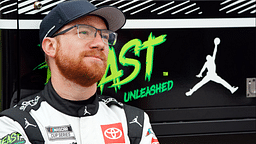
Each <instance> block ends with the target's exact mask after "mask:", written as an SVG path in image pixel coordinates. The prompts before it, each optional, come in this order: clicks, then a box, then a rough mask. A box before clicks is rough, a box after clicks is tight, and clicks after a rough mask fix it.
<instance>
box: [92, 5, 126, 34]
mask: <svg viewBox="0 0 256 144" xmlns="http://www.w3.org/2000/svg"><path fill="white" fill-rule="evenodd" d="M90 14H94V15H99V16H101V17H103V18H105V19H106V21H107V22H108V26H109V30H112V31H117V30H118V29H120V28H122V27H123V26H124V24H125V22H126V19H125V16H124V14H123V12H122V11H121V10H119V9H117V8H116V7H111V6H106V7H99V8H97V9H96V10H95V11H93V12H91V13H90Z"/></svg>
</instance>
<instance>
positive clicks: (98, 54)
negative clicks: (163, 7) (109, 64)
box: [80, 50, 107, 61]
mask: <svg viewBox="0 0 256 144" xmlns="http://www.w3.org/2000/svg"><path fill="white" fill-rule="evenodd" d="M80 57H95V58H99V59H101V60H102V61H107V56H106V55H105V54H104V53H103V52H100V51H97V50H90V51H83V52H81V54H80Z"/></svg>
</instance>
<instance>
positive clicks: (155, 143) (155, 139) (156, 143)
mask: <svg viewBox="0 0 256 144" xmlns="http://www.w3.org/2000/svg"><path fill="white" fill-rule="evenodd" d="M151 144H159V142H158V140H157V138H152V140H151Z"/></svg>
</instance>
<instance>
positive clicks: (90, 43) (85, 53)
mask: <svg viewBox="0 0 256 144" xmlns="http://www.w3.org/2000/svg"><path fill="white" fill-rule="evenodd" d="M75 24H86V25H91V26H94V27H96V28H98V29H107V28H106V25H105V23H104V21H103V20H102V19H101V18H99V17H97V16H86V17H83V18H80V19H78V20H75V21H73V22H72V23H70V24H68V25H66V26H65V27H63V28H62V30H65V29H67V28H69V27H71V26H74V25H75ZM57 41H58V47H57V52H56V58H55V62H56V65H57V67H58V69H59V71H60V73H61V74H62V75H63V76H64V77H65V78H66V79H68V80H70V81H72V82H74V83H77V84H79V85H81V86H84V87H88V86H91V85H93V84H95V83H96V82H97V81H99V80H100V79H101V78H102V76H103V75H104V73H105V70H106V67H107V57H108V51H109V46H108V44H105V43H104V42H103V41H102V39H101V36H100V32H97V36H96V37H95V38H94V39H91V40H86V39H80V38H79V37H78V35H77V28H73V29H72V30H70V31H68V32H67V33H65V34H63V35H60V36H58V38H57Z"/></svg>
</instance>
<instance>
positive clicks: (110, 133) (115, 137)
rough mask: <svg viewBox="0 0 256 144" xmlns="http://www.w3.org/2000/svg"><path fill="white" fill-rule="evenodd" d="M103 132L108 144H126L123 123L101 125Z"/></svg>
mask: <svg viewBox="0 0 256 144" xmlns="http://www.w3.org/2000/svg"><path fill="white" fill-rule="evenodd" d="M101 130H102V134H103V137H104V141H105V143H106V144H113V143H119V144H120V143H125V138H124V131H123V127H122V124H121V123H115V124H109V125H101Z"/></svg>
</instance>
